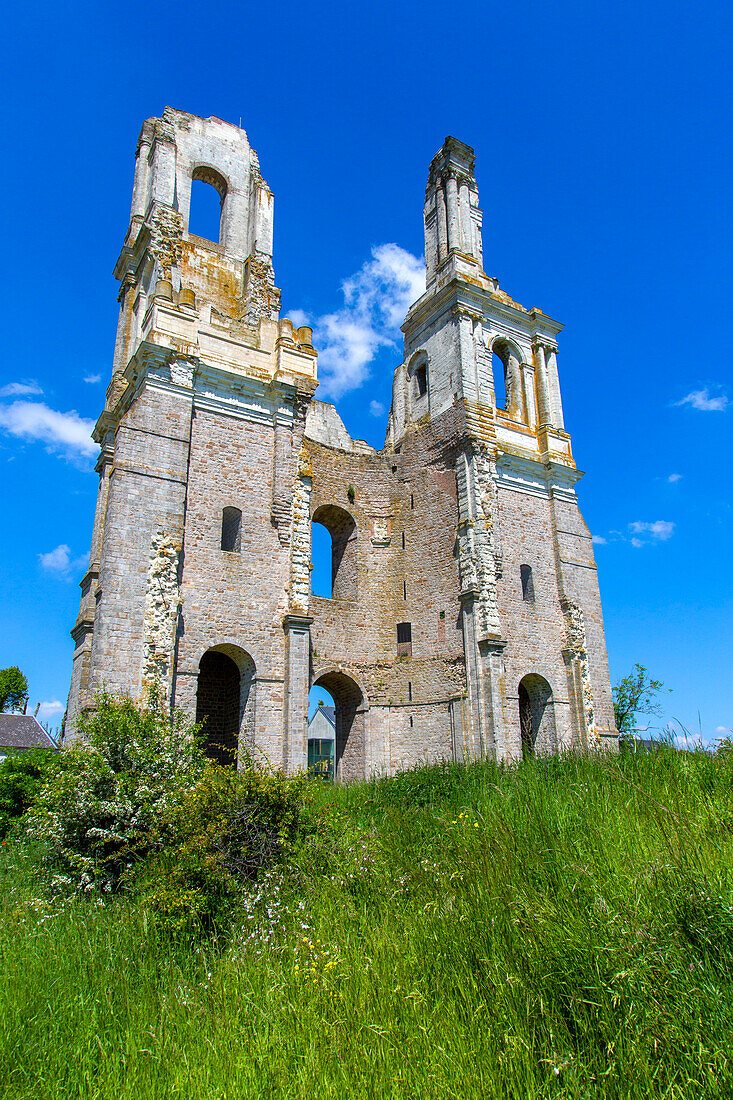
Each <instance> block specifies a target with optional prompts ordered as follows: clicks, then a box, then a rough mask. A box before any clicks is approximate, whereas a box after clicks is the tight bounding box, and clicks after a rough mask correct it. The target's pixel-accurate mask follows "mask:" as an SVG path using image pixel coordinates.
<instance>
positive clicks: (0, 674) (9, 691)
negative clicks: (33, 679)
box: [0, 665, 28, 714]
mask: <svg viewBox="0 0 733 1100" xmlns="http://www.w3.org/2000/svg"><path fill="white" fill-rule="evenodd" d="M27 698H28V681H27V680H26V678H25V676H24V675H23V673H22V672H21V671H20V669H19V668H17V667H16V666H15V665H12V666H11V667H10V668H2V669H0V713H3V714H4V713H5V712H6V711H9V710H18V709H19V708H20V707H22V706H23V704H24V703H25V701H26V699H27Z"/></svg>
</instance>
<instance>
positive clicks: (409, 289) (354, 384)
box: [289, 244, 425, 398]
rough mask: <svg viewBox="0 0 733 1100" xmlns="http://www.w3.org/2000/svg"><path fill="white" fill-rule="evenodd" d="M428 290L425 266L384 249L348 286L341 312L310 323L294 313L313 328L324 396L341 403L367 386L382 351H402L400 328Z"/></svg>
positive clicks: (394, 247) (344, 286)
mask: <svg viewBox="0 0 733 1100" xmlns="http://www.w3.org/2000/svg"><path fill="white" fill-rule="evenodd" d="M424 290H425V265H424V263H423V261H422V260H421V259H418V257H417V256H413V255H412V253H411V252H407V251H405V249H404V248H400V246H399V245H397V244H380V245H377V246H376V247H374V248H373V249H372V258H371V260H367V261H366V262H365V263H364V264H363V265H362V267H361V268H360V270H359V271H357V272H356V273H355V274H354V275H352V276H351V277H350V278H348V279H346V280H345V281H344V282H343V283H342V285H341V291H342V293H343V296H344V305H343V307H342V308H341V309H339V310H337V311H336V312H335V313H327V314H324V315H323V316H321V317H316V318H313V319H310V320H309V318H308V317H307V315H306V314H304V313H303V312H302V310H291V311H290V313H289V316H290V317H291V319H292V320H293V322H294V323H296V324H297V323H298V322H299V323H300V324H310V325H312V327H313V330H314V343H315V345H316V347H317V349H318V351H319V356H318V374H319V377H320V380H321V387H322V389H321V392H322V393H323V394H324V395H326V396H329V397H332V398H338V397H342V396H343V395H344V394H345V393H348V392H349V391H351V390H357V389H359V387H360V386H363V384H364V383H365V382H366V381H367V379H368V378H369V365H370V363H371V362H372V360H373V359H374V357H375V355H376V354H377V352H378V351H379V349H380V348H383V347H394V348H397V347H398V346H399V341H400V338H401V337H400V325H401V324H402V322H403V320H404V319H405V314H406V313H407V310H408V309H409V307H410V306H411V305H412V303H413V302H414V301H416V300H417V299H418V298H419V297H420V295H421V294H422V293H423V291H424ZM319 396H320V393H319Z"/></svg>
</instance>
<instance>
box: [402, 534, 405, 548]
mask: <svg viewBox="0 0 733 1100" xmlns="http://www.w3.org/2000/svg"><path fill="white" fill-rule="evenodd" d="M402 549H403V550H404V549H405V532H404V531H403V532H402Z"/></svg>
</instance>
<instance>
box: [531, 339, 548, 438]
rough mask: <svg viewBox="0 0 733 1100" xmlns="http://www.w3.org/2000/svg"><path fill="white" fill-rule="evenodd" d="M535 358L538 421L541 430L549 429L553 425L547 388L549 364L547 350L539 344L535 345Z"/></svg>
mask: <svg viewBox="0 0 733 1100" xmlns="http://www.w3.org/2000/svg"><path fill="white" fill-rule="evenodd" d="M534 358H535V386H536V390H537V419H538V423H539V426H540V428H545V427H548V426H549V425H550V424H551V423H552V417H551V413H550V393H549V390H548V387H547V362H546V360H545V348H544V345H543V344H540V343H539V342H538V343H536V344H535V345H534Z"/></svg>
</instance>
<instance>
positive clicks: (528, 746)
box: [518, 672, 557, 759]
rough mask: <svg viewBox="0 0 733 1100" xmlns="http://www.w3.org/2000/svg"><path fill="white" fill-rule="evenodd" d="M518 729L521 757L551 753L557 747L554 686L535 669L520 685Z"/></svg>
mask: <svg viewBox="0 0 733 1100" xmlns="http://www.w3.org/2000/svg"><path fill="white" fill-rule="evenodd" d="M518 696H519V729H520V733H521V737H522V756H523V757H525V759H526V758H527V757H530V756H534V754H535V753H542V754H544V753H551V752H554V751H555V749H556V744H557V736H556V733H555V708H554V704H553V699H552V688H551V687H550V685H549V684H548V682H547V680H545V678H544V677H543V676H539V675H538V674H537V673H535V672H532V673H530V674H529V675H528V676H525V677H524V678H523V679H522V681H521V683H520V684H519V691H518Z"/></svg>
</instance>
